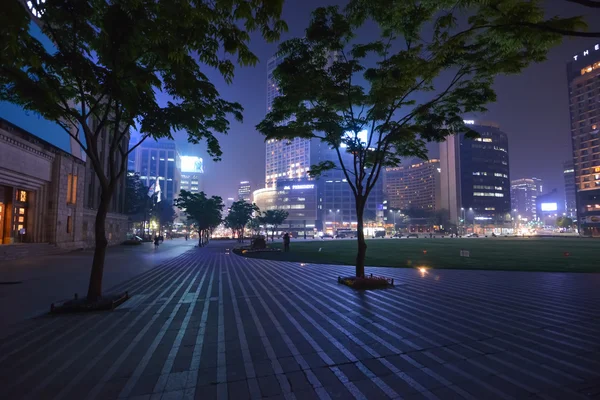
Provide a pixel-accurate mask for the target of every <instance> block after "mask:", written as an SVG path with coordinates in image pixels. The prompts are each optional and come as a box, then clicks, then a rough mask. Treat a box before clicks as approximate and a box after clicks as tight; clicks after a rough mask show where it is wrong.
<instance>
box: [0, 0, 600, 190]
mask: <svg viewBox="0 0 600 400" xmlns="http://www.w3.org/2000/svg"><path fill="white" fill-rule="evenodd" d="M332 3H336V2H335V1H329V2H327V3H325V2H323V1H318V0H302V1H300V0H288V1H286V4H285V6H284V14H283V18H284V19H285V21H286V22H287V23H288V25H289V28H290V29H289V32H288V33H287V34H285V35H284V36H283V37H282V39H283V40H285V39H287V38H290V37H294V36H300V35H302V34H303V31H304V29H305V28H306V25H307V22H308V19H309V15H310V11H311V10H312V9H314V8H315V7H317V6H321V5H326V4H332ZM340 3H341V2H340ZM548 3H549V4H550V7H549V9H548V11H549V14H553V15H554V14H558V13H560V14H561V15H563V16H569V15H580V14H583V13H586V12H587V14H588V17H589V18H588V23H590V25H591V28H592V29H593V30H596V31H598V30H600V18H599V17H600V10H595V11H594V10H592V9H588V8H583V7H579V6H575V5H568V4H566V3H565V2H558V1H549V2H548ZM598 42H600V39H598V40H594V39H565V41H564V43H563V44H562V45H561V46H559V47H557V48H555V49H554V50H552V51H551V52H550V54H549V55H548V60H547V61H546V62H544V63H541V64H537V65H533V66H531V67H530V68H528V69H527V70H526V71H524V73H523V74H521V75H519V76H508V77H499V78H498V79H497V81H496V85H495V88H496V90H497V94H498V101H497V102H496V103H495V104H492V105H490V106H489V113H487V114H486V115H484V116H478V115H472V116H469V117H473V118H479V119H484V120H490V121H495V122H497V123H499V124H500V126H501V128H502V130H504V131H505V132H507V133H508V136H509V152H510V164H511V178H512V179H516V178H521V177H532V176H535V177H539V178H542V179H543V180H544V181H545V190H550V189H552V188H557V189H558V190H559V191H561V192H562V191H563V186H564V185H563V180H562V163H563V161H564V160H567V159H568V158H570V157H571V145H570V133H569V132H570V128H569V108H568V97H567V82H566V63H567V62H568V61H569V60H570V59H571V57H572V55H573V54H576V53H579V52H581V51H583V50H584V49H588V48H591V47H593V45H594V44H596V43H598ZM251 48H252V50H253V51H254V52H255V54H256V55H257V56H258V57H259V58H260V62H259V63H258V64H257V65H256V67H253V68H238V69H237V71H236V76H235V79H234V82H233V84H231V85H227V84H225V83H224V82H223V80H222V79H220V77H219V75H218V74H217V73H214V72H211V71H207V75H208V76H209V77H210V78H211V79H213V82H215V84H216V86H217V88H218V89H219V90H220V93H221V95H222V96H223V98H225V99H227V100H230V101H238V102H239V103H241V104H242V106H243V107H244V109H245V111H244V122H243V123H238V122H235V121H233V122H232V124H231V131H230V133H229V135H227V136H224V137H221V138H220V142H221V145H222V148H223V152H224V154H223V157H222V161H221V162H219V163H214V162H212V161H209V160H207V159H206V157H205V151H204V146H203V145H202V144H201V145H196V146H192V145H189V144H187V143H186V139H185V134H183V133H179V134H177V135H176V139H177V142H178V144H179V145H180V146H181V148H182V154H186V155H199V156H202V157H204V158H205V175H206V177H205V184H204V187H205V191H206V192H207V193H208V194H211V195H212V194H217V195H221V196H223V197H231V196H233V195H234V194H235V193H236V191H237V184H238V182H239V181H241V180H250V181H252V182H253V185H255V186H256V185H260V184H262V183H263V182H264V162H265V145H264V140H263V138H262V136H261V135H260V134H258V133H257V132H256V131H255V129H254V126H255V125H256V124H257V123H258V122H260V120H261V119H262V118H263V117H264V115H265V111H266V62H267V60H268V58H269V57H271V56H272V55H273V54H274V53H275V51H276V50H277V45H276V44H268V43H265V42H264V41H263V40H261V38H260V36H259V35H253V37H252V44H251ZM0 116H1V117H2V118H5V119H7V120H9V121H11V122H13V123H15V124H17V125H19V126H21V127H23V128H25V129H27V130H28V131H30V132H32V133H34V134H36V135H38V136H40V137H41V138H43V139H45V140H48V141H50V142H52V143H54V144H56V145H57V146H59V147H63V148H66V147H67V146H68V139H67V136H66V134H65V133H63V132H62V131H61V129H60V128H59V127H58V126H56V125H55V124H53V123H50V122H48V121H45V120H43V119H41V118H39V117H38V116H35V115H33V114H31V113H29V115H26V113H25V112H23V111H22V110H20V109H19V108H18V107H15V106H13V105H10V104H6V103H0ZM432 156H435V154H432Z"/></svg>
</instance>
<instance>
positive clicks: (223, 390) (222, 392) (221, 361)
mask: <svg viewBox="0 0 600 400" xmlns="http://www.w3.org/2000/svg"><path fill="white" fill-rule="evenodd" d="M222 261H223V259H222V257H220V258H219V295H218V297H219V306H218V312H219V313H218V320H217V329H218V331H217V338H218V342H217V399H219V400H227V397H228V395H227V364H226V362H227V355H226V354H225V320H224V318H225V316H224V312H223V301H224V300H225V299H224V297H225V296H224V295H223V273H224V272H225V271H224V268H223V265H222V264H221V263H222Z"/></svg>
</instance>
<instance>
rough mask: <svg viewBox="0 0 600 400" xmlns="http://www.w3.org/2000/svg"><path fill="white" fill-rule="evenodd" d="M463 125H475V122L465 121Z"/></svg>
mask: <svg viewBox="0 0 600 400" xmlns="http://www.w3.org/2000/svg"><path fill="white" fill-rule="evenodd" d="M463 123H464V124H465V125H475V120H472V119H463Z"/></svg>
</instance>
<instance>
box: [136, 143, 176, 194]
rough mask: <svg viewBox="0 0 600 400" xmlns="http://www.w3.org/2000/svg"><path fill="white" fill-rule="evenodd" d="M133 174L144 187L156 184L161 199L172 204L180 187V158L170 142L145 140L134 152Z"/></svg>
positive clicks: (174, 146)
mask: <svg viewBox="0 0 600 400" xmlns="http://www.w3.org/2000/svg"><path fill="white" fill-rule="evenodd" d="M134 151H135V152H136V154H135V172H137V173H138V174H140V179H141V180H142V182H144V185H146V186H148V187H150V186H151V185H155V184H156V182H158V184H159V186H160V192H161V199H162V200H167V201H168V202H169V203H173V200H174V199H176V198H177V197H178V195H179V191H180V185H181V157H180V155H179V153H178V151H177V145H176V144H175V142H174V141H172V140H159V141H155V140H145V141H144V142H143V143H142V144H141V145H140V146H139V147H137V148H136V149H135V150H134Z"/></svg>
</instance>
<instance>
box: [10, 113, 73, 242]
mask: <svg viewBox="0 0 600 400" xmlns="http://www.w3.org/2000/svg"><path fill="white" fill-rule="evenodd" d="M84 176H85V163H84V162H83V161H82V160H80V159H78V158H76V157H74V156H72V155H71V154H69V153H66V152H64V151H63V150H61V149H59V148H57V147H55V146H53V145H51V144H49V143H47V142H45V141H43V140H40V139H39V138H37V137H36V136H34V135H32V134H30V133H29V132H26V131H24V130H23V129H21V128H19V127H17V126H15V125H13V124H11V123H9V122H8V121H5V120H3V119H0V226H1V233H0V243H2V244H12V243H53V244H56V245H57V246H59V247H63V248H82V247H84V246H85V244H84V243H83V239H82V229H81V227H82V222H83V220H84V215H83V214H84V212H83V189H84V182H85V180H84Z"/></svg>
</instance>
